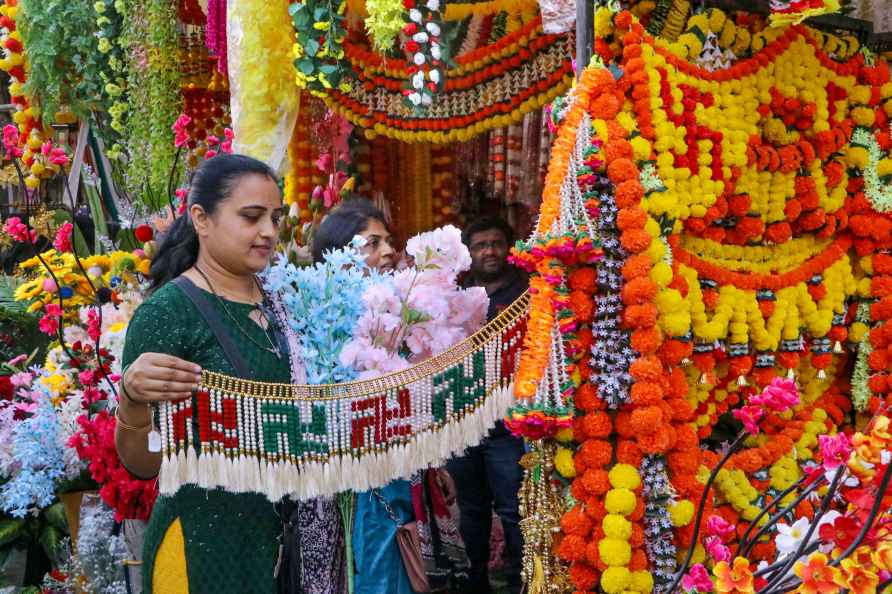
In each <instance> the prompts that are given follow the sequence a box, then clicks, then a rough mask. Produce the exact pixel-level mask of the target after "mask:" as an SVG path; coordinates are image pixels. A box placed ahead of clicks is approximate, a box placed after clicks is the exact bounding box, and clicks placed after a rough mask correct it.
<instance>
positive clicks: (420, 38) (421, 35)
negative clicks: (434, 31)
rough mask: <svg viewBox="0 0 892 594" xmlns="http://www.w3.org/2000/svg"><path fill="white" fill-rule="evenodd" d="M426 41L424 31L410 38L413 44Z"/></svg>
mask: <svg viewBox="0 0 892 594" xmlns="http://www.w3.org/2000/svg"><path fill="white" fill-rule="evenodd" d="M427 40H428V37H427V33H425V32H424V31H421V32H420V33H416V34H415V35H413V36H412V41H414V42H415V43H427Z"/></svg>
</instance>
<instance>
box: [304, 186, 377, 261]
mask: <svg viewBox="0 0 892 594" xmlns="http://www.w3.org/2000/svg"><path fill="white" fill-rule="evenodd" d="M370 219H375V220H377V221H380V222H381V224H382V225H385V226H386V225H387V221H386V220H385V219H384V213H383V212H381V211H380V210H379V209H378V208H377V207H376V206H375V205H374V204H372V202H371V201H370V200H367V199H366V198H351V199H349V200H344V201H343V202H342V203H341V205H340V206H338V207H337V208H336V209H334V210H333V211H331V212H330V213H328V216H326V217H325V219H324V220H323V221H322V224H321V225H319V228H318V229H317V230H316V235H315V237H313V262H322V260H323V255H324V254H325V252H328V251H331V250H337V249H340V248H342V247H344V246H345V245H347V244H348V243H350V240H352V239H353V238H354V237H355V236H357V235H359V234H360V233H362V232H363V231H365V230H366V229H367V228H368V226H369V220H370Z"/></svg>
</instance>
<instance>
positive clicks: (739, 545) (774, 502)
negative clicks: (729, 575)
mask: <svg viewBox="0 0 892 594" xmlns="http://www.w3.org/2000/svg"><path fill="white" fill-rule="evenodd" d="M807 478H808V475H803V476H802V477H801V478H800V479H799V480H798V481H796V482H795V483H793V484H792V485H790V486H789V487H787V488H786V489H784V490H783V491H782V492H781V493H779V494H778V495H777V496H776V497H775V498H774V499H772V500H771V503H769V504H768V505H766V506H765V507H764V508H763V509H762V511H760V512H759V515H758V516H756V517H755V518H754V519H753V521H752V522H750V525H749V526H747V527H746V532H744V533H743V536H741V537H740V541H739V542H738V543H737V551H736V552H735V553H734V556H735V557H740V556H745V555H746V553H747V552H749V549H750V547H751V546H752V545H750V546H749V547H747V548H746V552H743V553H742V554H741V550H742V549H743V545H744V543H746V539H747V538H749V535H750V532H752V531H753V528H755V527H756V525H757V524H758V523H759V520H761V519H762V518H763V517H764V516H765V514H767V513H768V512H770V511H771V508H773V507H774V506H775V505H777V504H778V503H780V502H781V499H783V498H784V497H786V496H787V495H789V494H790V493H792V492H793V491H795V490H796V489H798V488H799V487H800V486H801V485H802V483H803V482H804V481H805V479H807ZM768 523H771V521H770V520H769V522H768ZM758 538H759V535H756V537H755V538H753V542H755V541H756V540H757V539H758Z"/></svg>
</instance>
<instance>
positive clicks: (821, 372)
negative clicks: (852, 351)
mask: <svg viewBox="0 0 892 594" xmlns="http://www.w3.org/2000/svg"><path fill="white" fill-rule="evenodd" d="M836 344H839V343H836ZM818 379H819V380H822V379H827V374H826V373H825V372H824V370H823V369H818Z"/></svg>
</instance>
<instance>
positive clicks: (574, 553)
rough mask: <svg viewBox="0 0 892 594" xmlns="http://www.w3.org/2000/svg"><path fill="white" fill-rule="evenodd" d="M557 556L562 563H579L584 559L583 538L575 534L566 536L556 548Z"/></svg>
mask: <svg viewBox="0 0 892 594" xmlns="http://www.w3.org/2000/svg"><path fill="white" fill-rule="evenodd" d="M557 556H558V557H560V558H561V559H563V560H564V561H579V560H580V559H584V558H585V538H583V537H582V536H578V535H576V534H567V535H564V537H563V538H562V539H561V543H560V544H559V545H558V548H557Z"/></svg>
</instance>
